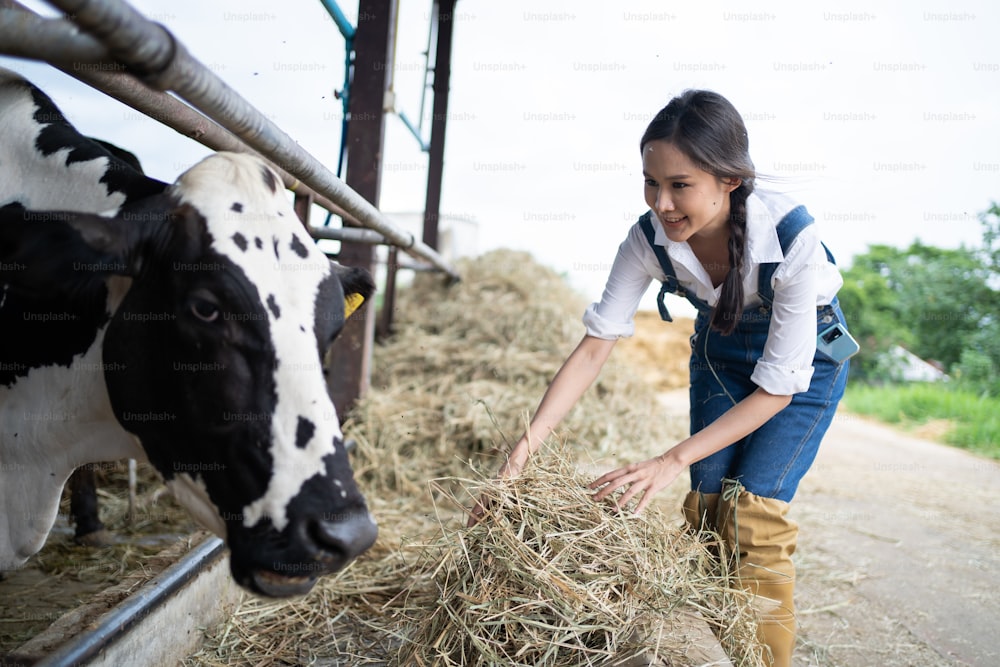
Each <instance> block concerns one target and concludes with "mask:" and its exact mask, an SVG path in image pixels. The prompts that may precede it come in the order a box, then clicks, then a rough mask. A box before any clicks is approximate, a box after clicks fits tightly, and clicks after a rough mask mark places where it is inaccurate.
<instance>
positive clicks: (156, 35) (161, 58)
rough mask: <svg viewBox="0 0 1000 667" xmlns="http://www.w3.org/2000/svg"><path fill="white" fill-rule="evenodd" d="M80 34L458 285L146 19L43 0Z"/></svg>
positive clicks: (100, 5) (90, 1)
mask: <svg viewBox="0 0 1000 667" xmlns="http://www.w3.org/2000/svg"><path fill="white" fill-rule="evenodd" d="M49 2H50V4H52V5H54V6H56V7H57V8H58V9H60V10H62V11H63V12H65V13H66V14H67V15H68V16H70V17H72V19H73V20H74V22H75V23H76V24H77V25H79V26H80V27H81V28H82V29H83V30H85V31H87V32H89V33H91V34H92V35H94V36H95V37H96V38H97V39H98V40H99V41H101V42H103V43H104V45H105V46H107V47H108V50H109V52H110V53H111V55H112V56H114V57H115V58H116V59H118V60H119V61H121V62H122V63H124V64H125V65H127V66H129V67H130V68H131V69H132V70H133V71H135V72H138V73H140V74H141V75H142V77H143V79H144V80H145V81H147V83H149V84H150V85H152V86H153V87H155V88H157V89H160V90H173V91H174V92H175V93H177V94H178V95H179V96H180V97H181V98H183V99H184V100H186V101H187V102H188V103H189V104H191V105H192V106H194V107H195V108H197V109H199V110H200V111H201V112H202V113H204V114H205V115H206V116H208V117H209V118H212V119H213V120H215V121H216V122H217V123H219V124H220V125H222V126H223V127H225V128H226V129H227V130H229V131H230V132H232V133H233V134H235V135H236V136H238V137H239V138H240V139H242V140H243V141H244V142H246V143H247V144H248V145H249V146H251V147H252V148H254V149H256V150H257V151H259V152H260V153H262V154H264V155H266V156H270V157H271V158H272V160H273V161H274V162H276V163H277V164H278V165H279V166H281V167H282V168H284V169H285V170H286V171H288V172H289V173H291V174H292V175H294V176H296V177H298V178H299V180H301V181H302V182H303V183H305V184H306V185H307V186H309V187H310V188H312V190H314V191H315V192H316V193H318V194H320V195H323V196H324V197H327V198H329V199H330V200H332V201H334V202H337V203H338V204H339V205H341V206H342V207H343V208H344V210H346V211H347V213H348V214H350V215H351V216H352V217H354V218H355V219H356V220H357V221H358V222H360V223H361V224H362V225H363V226H365V227H368V228H371V229H374V230H376V231H378V232H379V233H381V234H383V235H384V236H385V237H386V238H387V239H388V240H389V241H391V242H392V243H393V244H394V245H398V246H399V247H401V248H403V249H404V250H406V252H407V253H409V254H410V255H413V256H415V257H418V258H420V259H424V260H426V261H428V262H429V263H430V264H432V265H433V266H435V267H437V268H438V269H440V270H441V271H443V272H445V273H447V274H448V276H449V277H450V278H451V279H453V280H459V279H460V277H459V275H458V273H457V272H456V271H455V269H453V268H452V267H451V266H449V265H448V264H447V263H446V262H445V261H444V259H443V258H442V257H441V256H440V255H439V254H438V253H437V251H436V250H434V249H433V248H431V247H430V246H427V245H426V244H424V243H423V242H421V241H418V240H417V239H416V238H415V237H414V235H412V234H409V233H405V232H403V231H401V230H399V229H398V228H397V227H396V226H395V225H393V224H392V222H391V221H389V220H388V219H387V218H385V216H384V215H382V213H381V212H380V211H379V210H378V209H376V208H375V207H374V206H372V205H371V204H370V203H369V202H367V201H365V199H364V198H363V197H361V196H360V195H358V194H357V193H356V192H354V191H353V190H351V189H350V188H348V187H347V186H346V185H345V184H344V183H343V181H341V180H340V179H338V178H337V177H336V176H335V175H334V174H332V173H331V172H330V171H329V170H328V169H327V168H326V167H324V166H323V164H322V163H320V162H319V161H318V160H317V159H316V158H314V157H313V156H312V155H311V154H309V153H308V152H306V151H305V150H303V149H302V148H301V147H300V146H298V145H297V144H296V143H295V141H294V140H293V139H292V138H291V137H290V136H288V135H287V134H285V132H284V131H282V130H281V128H279V127H278V126H277V125H275V124H274V123H273V122H272V121H271V120H270V119H268V118H267V117H265V116H264V115H263V114H262V113H260V111H258V110H257V109H256V108H254V107H253V106H252V105H251V104H250V103H249V102H247V101H246V100H244V99H243V98H242V97H240V96H239V95H238V94H237V93H236V92H235V91H234V90H233V89H232V88H230V87H229V85H228V84H226V83H225V82H224V81H222V80H221V79H220V78H219V77H218V76H216V75H215V73H214V72H212V71H211V70H209V69H208V68H207V67H205V66H204V65H203V64H202V63H200V62H199V61H198V60H196V59H195V58H194V57H193V56H191V54H190V53H188V51H187V49H186V48H185V47H184V45H183V44H181V43H180V42H179V41H177V40H176V39H174V37H173V35H171V33H170V32H169V31H168V30H167V29H166V28H164V27H163V26H161V25H159V24H155V23H152V22H150V21H148V20H146V18H145V17H143V16H142V15H140V14H139V13H138V12H136V11H135V10H134V9H133V8H132V7H130V6H129V5H127V4H125V3H124V2H122V1H121V0H49Z"/></svg>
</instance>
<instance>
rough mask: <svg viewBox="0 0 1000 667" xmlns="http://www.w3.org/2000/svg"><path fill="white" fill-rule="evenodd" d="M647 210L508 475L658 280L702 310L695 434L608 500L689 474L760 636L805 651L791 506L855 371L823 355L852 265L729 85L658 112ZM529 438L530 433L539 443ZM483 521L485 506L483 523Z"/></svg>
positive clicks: (586, 381)
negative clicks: (777, 169) (763, 147)
mask: <svg viewBox="0 0 1000 667" xmlns="http://www.w3.org/2000/svg"><path fill="white" fill-rule="evenodd" d="M640 150H641V154H642V166H643V178H644V179H645V184H644V188H645V199H646V203H647V204H648V205H649V209H650V210H649V211H648V212H647V213H646V214H645V215H643V216H642V217H641V218H640V219H639V221H638V222H636V223H635V224H634V225H633V226H632V228H631V229H630V230H629V232H628V236H627V237H626V239H625V241H624V242H623V243H622V244H621V246H620V247H619V249H618V255H617V257H616V259H615V262H614V265H613V267H612V269H611V274H610V276H609V277H608V281H607V286H606V288H605V290H604V293H603V295H602V297H601V301H600V302H599V303H595V304H593V305H591V306H590V307H588V308H587V310H586V312H585V313H584V318H583V320H584V325H585V326H586V335H585V336H584V337H583V340H582V341H581V342H580V344H579V345H578V346H577V348H576V349H575V350H574V351H573V353H572V354H570V356H569V357H568V358H567V360H566V361H565V363H564V364H563V366H562V368H561V369H560V370H559V372H558V373H557V375H556V376H555V378H554V379H553V380H552V383H551V385H550V386H549V388H548V390H547V391H546V392H545V395H544V397H543V398H542V401H541V403H540V405H539V406H538V409H537V411H536V414H535V416H534V418H533V419H532V421H531V426H530V428H529V430H528V433H526V434H525V435H524V436H523V437H522V438H521V439H520V441H518V443H517V444H516V445H515V446H514V448H513V450H512V451H511V452H510V453H509V456H508V459H507V460H506V462H505V463H504V465H503V466H502V468H501V470H500V473H499V474H500V475H501V476H514V475H517V474H518V473H519V472H520V471H521V469H522V468H523V466H524V465H525V463H526V462H527V460H528V458H529V457H530V456H531V455H532V454H533V453H534V452H535V451H536V450H537V448H538V447H539V445H540V444H541V442H542V441H543V440H544V439H545V438H546V437H548V435H549V433H550V432H551V431H552V430H553V429H554V428H555V427H556V426H557V425H558V424H559V422H560V421H561V420H562V419H563V417H564V416H565V415H566V413H567V412H569V410H570V409H571V408H572V407H573V406H574V405H575V404H576V402H577V401H578V400H579V398H580V396H581V395H582V394H583V392H584V391H586V389H587V388H588V387H589V386H590V385H591V384H592V383H593V381H594V379H595V378H596V377H597V375H598V373H599V372H600V370H601V368H602V366H603V365H604V362H605V361H606V360H607V359H608V356H609V355H610V354H611V350H612V348H613V347H614V345H615V342H616V341H617V340H618V339H619V338H622V337H628V336H631V335H633V333H634V331H635V328H634V324H633V317H634V315H635V312H636V310H637V309H638V306H639V301H640V299H641V297H642V295H643V293H644V292H645V291H646V289H647V288H648V286H649V284H650V283H651V282H652V280H653V279H657V280H659V281H661V283H662V287H661V289H660V295H659V306H660V314H661V317H662V318H663V319H664V320H667V321H670V315H669V313H668V312H667V309H666V307H665V306H664V305H663V295H664V294H665V293H675V294H678V295H681V296H684V297H686V298H687V299H688V300H689V301H690V302H691V303H692V304H693V305H694V306H695V307H696V308H697V309H698V316H697V319H696V322H695V334H694V336H693V337H692V338H691V363H690V379H691V386H690V399H691V413H690V417H691V435H690V437H688V438H686V439H685V440H683V441H681V442H679V443H677V444H676V445H674V446H673V447H671V448H669V449H668V450H667V451H665V452H663V453H661V454H659V455H658V456H655V457H653V458H651V459H648V460H646V461H641V462H639V463H633V464H631V465H628V466H625V467H623V468H620V469H618V470H614V471H612V472H609V473H607V474H605V475H604V476H602V477H600V478H599V479H597V480H596V481H594V482H593V483H592V484H591V488H593V489H595V490H596V493H595V496H594V497H595V499H596V500H601V499H603V498H606V497H608V496H610V495H611V494H612V493H614V492H617V491H622V495H621V497H620V498H618V499H617V502H618V503H619V504H622V505H624V504H625V503H628V502H629V501H631V500H633V499H635V500H636V501H637V504H636V511H637V512H641V511H642V510H643V509H644V508H645V507H646V506H647V505H648V504H649V503H650V501H651V500H652V498H653V495H654V494H655V493H657V492H658V491H660V490H662V489H663V488H665V487H666V486H668V485H669V484H671V483H673V482H674V481H675V480H676V478H677V477H678V476H679V475H680V474H681V473H682V472H683V471H684V470H685V469H689V470H690V476H691V492H690V493H689V494H688V495H687V497H686V499H685V502H684V515H685V517H686V519H687V521H688V522H689V523H690V524H691V526H692V527H693V528H695V529H698V528H703V527H709V528H711V529H713V530H714V531H716V532H717V533H718V534H719V535H720V536H721V538H722V539H723V541H724V542H725V543H726V544H727V546H728V551H729V552H730V553H731V554H734V557H735V558H736V562H735V567H736V568H737V569H736V572H737V574H738V575H739V578H740V581H741V582H742V585H744V586H745V587H746V588H748V589H749V590H750V591H751V592H752V593H753V594H754V595H756V596H758V604H756V605H755V606H756V607H757V608H758V609H760V610H761V612H762V613H761V624H760V636H761V639H762V641H763V642H764V643H765V644H766V645H767V646H768V647H769V649H770V659H771V661H772V664H773V665H775V666H782V665H789V664H790V663H791V656H792V652H793V648H794V645H795V627H796V624H795V614H794V605H793V601H792V593H793V589H794V582H795V569H794V566H793V564H792V560H791V556H792V553H793V552H794V551H795V545H796V536H797V531H798V528H797V526H796V524H795V523H794V522H792V521H791V520H789V519H788V518H787V512H788V503H789V501H790V500H791V499H792V496H794V494H795V491H796V488H797V487H798V484H799V480H801V479H802V476H803V475H804V474H805V473H806V471H807V470H808V469H809V467H810V465H811V464H812V462H813V459H814V458H815V455H816V451H817V449H818V448H819V444H820V440H821V439H822V438H823V435H824V433H825V432H826V430H827V427H828V426H829V425H830V421H831V419H832V418H833V415H834V412H835V410H836V408H837V404H838V402H839V400H840V398H841V396H842V394H843V392H844V386H845V384H846V381H847V372H848V362H847V361H841V362H839V363H838V361H835V360H833V359H832V358H830V357H828V356H826V355H825V354H824V353H823V352H821V351H818V350H817V334H818V333H819V332H821V331H823V330H825V329H826V328H827V327H829V326H830V325H831V324H832V323H835V322H843V314H842V313H841V311H840V308H839V306H838V304H837V298H836V295H837V290H838V289H839V288H840V286H841V284H842V280H841V277H840V274H839V272H838V270H837V268H836V266H835V265H834V264H833V263H832V257H830V255H829V254H828V253H827V252H826V249H825V247H824V246H823V245H822V243H821V242H820V240H819V236H818V234H817V230H816V227H815V226H812V225H810V223H811V222H812V218H811V217H810V216H809V214H808V213H807V212H806V210H805V208H804V207H802V206H797V205H796V204H795V203H793V202H792V201H790V200H789V199H788V198H786V197H784V196H781V195H777V194H771V193H763V192H756V191H755V190H754V181H755V170H754V165H753V162H752V161H751V160H750V155H749V152H748V139H747V133H746V128H745V126H744V124H743V120H742V118H741V117H740V115H739V113H738V112H737V111H736V109H735V108H734V107H733V106H732V105H731V104H730V103H729V102H728V101H727V100H726V99H725V98H723V97H721V96H720V95H718V94H715V93H712V92H709V91H702V90H692V91H687V92H685V93H684V94H682V95H680V96H679V97H676V98H675V99H673V100H672V101H671V102H670V103H669V104H668V105H667V106H666V107H665V108H664V109H662V110H661V111H660V112H659V113H657V114H656V116H655V117H654V118H653V120H652V122H651V123H650V124H649V127H648V128H647V129H646V132H645V134H644V135H643V137H642V140H641V142H640ZM529 434H530V438H529ZM482 515H483V508H482V506H480V505H477V506H476V507H475V508H473V510H472V514H471V516H470V524H471V523H475V522H476V521H478V520H479V519H480V518H481V517H482Z"/></svg>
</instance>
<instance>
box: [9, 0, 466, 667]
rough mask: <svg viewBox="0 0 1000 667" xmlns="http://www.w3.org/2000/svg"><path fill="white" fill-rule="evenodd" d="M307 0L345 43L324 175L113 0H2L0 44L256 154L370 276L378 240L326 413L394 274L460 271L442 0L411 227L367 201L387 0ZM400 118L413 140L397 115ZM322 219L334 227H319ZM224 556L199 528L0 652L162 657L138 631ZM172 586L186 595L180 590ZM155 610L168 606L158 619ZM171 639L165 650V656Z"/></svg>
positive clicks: (209, 592)
mask: <svg viewBox="0 0 1000 667" xmlns="http://www.w3.org/2000/svg"><path fill="white" fill-rule="evenodd" d="M320 2H321V3H322V5H323V6H324V7H325V9H326V10H327V11H328V12H329V15H330V17H331V18H332V19H333V21H334V23H335V24H336V26H337V27H338V29H339V31H340V33H341V36H342V38H343V40H344V44H345V49H344V51H345V79H344V82H343V89H342V90H341V91H340V93H341V102H342V104H343V110H344V115H343V124H342V133H343V136H342V151H341V155H340V156H339V164H338V166H337V168H336V173H334V170H333V169H331V168H329V167H328V166H326V165H325V164H324V163H323V162H321V161H320V160H319V159H317V158H316V157H314V156H313V155H311V154H310V153H309V152H308V151H306V150H305V149H303V148H302V147H301V146H300V145H299V144H298V143H297V142H296V141H295V140H294V139H292V137H290V136H289V135H288V134H286V133H285V132H284V131H283V130H282V129H281V128H280V127H279V126H278V125H277V124H276V123H274V122H273V121H272V120H270V118H269V117H268V115H267V114H266V113H264V112H262V111H261V110H259V109H257V108H255V107H254V106H253V105H251V104H250V103H249V102H247V101H246V100H245V99H244V98H243V97H241V95H240V94H239V93H238V92H237V91H235V90H234V89H233V88H231V87H230V86H229V85H228V84H227V83H226V82H225V81H224V80H223V78H222V77H221V76H219V75H217V74H216V73H215V72H214V71H213V70H212V69H211V68H209V67H207V66H206V65H204V64H203V63H202V62H200V61H199V60H198V59H197V57H196V55H193V54H191V53H189V52H188V50H187V49H186V48H185V46H184V43H183V40H182V37H183V36H179V35H174V34H172V33H171V32H170V30H169V26H164V25H161V24H159V23H155V22H153V21H151V20H149V19H147V18H146V17H144V16H143V15H142V14H140V13H139V12H138V11H137V10H135V9H134V8H133V7H131V6H130V5H129V4H128V3H127V2H125V1H124V0H50V1H49V2H48V4H50V5H51V6H52V7H53V8H54V9H55V10H57V11H58V12H60V13H62V15H63V17H61V18H46V17H43V16H41V15H39V14H38V13H35V12H34V11H32V10H31V9H30V8H28V7H26V6H25V5H23V4H21V3H19V2H17V1H16V0H2V1H0V54H2V55H6V56H11V57H15V58H21V59H27V60H34V61H40V62H46V63H49V64H50V65H51V66H53V67H55V68H57V69H59V70H61V71H63V72H65V73H66V74H68V75H70V76H72V77H74V78H76V79H78V80H80V81H82V82H84V83H86V84H88V85H90V86H92V87H94V88H96V89H97V90H100V91H102V92H104V93H106V94H107V95H109V96H111V97H113V98H115V99H117V100H119V101H121V102H123V103H125V104H127V105H129V106H131V107H132V108H134V109H136V110H138V111H140V112H142V113H144V114H146V115H148V116H149V117H151V118H153V119H154V120H156V121H158V122H161V123H164V124H165V125H167V126H169V127H171V128H173V129H174V130H176V131H177V132H178V133H180V134H181V135H183V136H185V137H188V138H190V139H193V140H195V141H198V142H200V143H201V144H203V145H204V146H206V147H208V148H210V149H212V150H215V151H235V152H247V153H252V154H255V155H258V156H261V157H263V158H264V159H265V160H267V161H269V162H270V163H271V164H272V165H273V166H274V167H275V169H276V171H277V172H278V173H279V174H280V176H281V177H282V180H283V182H284V185H285V186H286V188H287V189H288V190H290V191H291V192H293V193H294V202H295V210H296V213H298V215H299V218H300V220H301V222H302V224H303V225H305V227H306V228H307V230H308V231H309V232H310V234H311V235H312V236H313V237H314V238H316V239H331V240H334V241H338V242H339V250H338V251H335V252H334V253H331V257H334V258H335V259H337V260H338V261H339V262H340V263H342V264H344V265H347V266H356V267H361V268H365V269H367V270H369V271H370V272H372V273H373V274H374V273H375V252H374V247H375V246H376V245H385V246H387V247H388V248H389V251H388V257H389V260H388V262H387V266H386V268H385V280H384V282H383V284H381V285H379V289H380V290H381V292H382V295H383V298H382V301H381V310H380V312H378V313H376V312H374V311H375V307H374V306H373V305H367V306H366V307H367V308H368V309H369V312H368V316H366V317H362V318H357V317H356V318H352V320H351V321H350V322H349V323H348V325H347V327H346V328H345V330H344V332H343V333H342V334H341V337H340V339H339V341H338V345H337V350H335V352H334V359H333V367H332V369H331V371H332V372H331V373H330V377H338V378H341V379H342V380H341V381H340V382H338V383H337V384H336V386H332V385H331V387H330V389H331V394H332V397H333V400H334V404H335V406H336V409H337V413H338V414H339V415H344V414H346V413H347V412H348V411H349V410H350V408H351V406H352V405H353V403H354V402H355V401H356V400H357V399H358V398H359V396H361V395H362V394H363V393H364V392H365V390H366V388H367V386H368V377H369V360H370V357H371V347H372V345H373V341H374V340H375V337H376V335H379V334H385V333H388V332H389V331H390V330H391V328H392V313H393V310H394V303H395V284H396V278H397V273H398V271H399V270H401V269H403V270H430V271H435V272H439V273H440V274H441V275H442V277H443V279H444V280H448V281H455V280H459V279H460V276H459V275H458V273H457V272H456V270H455V269H454V268H453V267H452V266H451V265H450V264H449V263H448V261H447V260H446V259H445V258H444V257H443V256H442V254H441V253H439V251H438V243H439V233H438V221H439V218H440V204H441V183H442V174H443V163H444V159H443V157H444V144H445V133H446V122H447V118H448V112H447V108H448V85H449V84H448V81H449V71H450V59H451V43H452V30H453V17H454V8H455V0H434V2H433V12H432V13H431V20H430V25H431V33H430V36H429V38H428V53H427V64H428V67H427V70H428V73H429V74H430V73H432V74H433V83H432V84H430V83H428V85H427V86H426V91H430V92H432V95H433V98H432V99H433V102H432V105H433V110H432V113H431V116H430V117H431V119H432V120H431V127H430V138H429V140H428V141H426V142H423V141H421V148H422V150H423V151H424V152H426V153H427V155H428V165H427V172H426V173H427V182H426V200H425V207H424V212H423V230H422V237H421V238H417V237H416V235H414V234H413V233H410V232H406V231H404V230H403V229H401V228H400V227H399V226H398V225H397V224H395V223H394V222H393V221H392V220H390V219H389V218H388V217H387V216H386V215H384V214H383V213H382V212H381V211H380V210H379V208H378V207H379V195H380V182H381V171H382V163H381V161H382V156H383V155H384V151H383V142H384V135H385V124H386V122H387V115H388V113H389V112H388V111H387V109H386V104H385V98H386V93H387V91H389V90H391V86H392V74H393V72H392V68H391V67H387V66H386V63H391V62H392V61H393V58H394V48H395V41H396V40H395V31H396V30H397V26H398V22H397V20H396V17H397V9H398V0H359V5H358V16H359V17H363V19H364V20H359V21H358V25H352V24H351V22H350V21H349V20H348V18H347V17H346V15H345V13H344V12H343V11H341V9H340V7H338V5H337V3H336V1H335V0H320ZM277 11H282V10H277ZM432 47H433V57H432V56H431V50H432ZM425 81H426V80H425ZM402 121H403V122H404V123H406V124H407V126H408V127H410V128H411V129H413V130H414V133H416V134H418V138H419V133H418V132H417V131H416V129H415V128H413V125H412V123H410V121H409V120H408V119H407V118H406V117H405V116H403V117H402ZM345 164H346V170H345V169H344V167H345ZM314 205H315V206H318V207H319V208H321V209H324V210H325V211H327V212H328V214H329V215H328V217H327V220H326V224H316V223H314V221H311V220H310V219H309V218H310V211H311V209H313V208H314ZM334 219H336V220H339V221H340V223H341V224H340V225H339V226H335V225H331V224H330V221H331V220H334ZM401 254H403V255H406V256H408V258H409V261H404V260H403V258H402V257H401V256H400V255H401ZM223 553H224V550H223V546H222V543H221V541H220V540H218V539H217V538H207V539H205V540H204V541H203V542H202V543H201V544H200V545H198V546H196V547H195V548H193V549H191V551H190V552H189V553H188V554H187V555H186V556H184V557H183V558H181V559H180V560H179V561H178V562H177V563H176V564H175V565H173V566H171V567H169V568H168V569H167V570H165V571H164V572H163V573H161V575H160V576H157V577H156V578H154V579H153V580H152V581H150V582H149V583H148V584H147V585H146V586H144V587H143V588H142V589H140V590H139V591H137V592H136V593H135V594H134V595H132V596H131V597H130V598H129V600H128V601H127V602H126V603H123V604H121V605H119V606H118V607H117V608H115V609H114V610H112V612H111V613H108V614H106V615H105V616H104V617H103V618H102V620H101V621H100V623H99V624H97V625H96V626H93V627H90V628H88V629H87V631H85V632H80V633H79V634H78V635H77V636H75V637H72V638H68V639H69V640H68V641H65V642H62V643H60V644H59V645H53V644H52V643H51V638H49V640H48V641H49V642H50V643H49V644H48V645H45V646H44V648H41V649H38V648H35V649H29V650H28V652H27V653H25V654H22V655H7V656H2V661H3V663H4V664H21V663H24V664H29V663H30V664H40V665H41V664H44V665H69V664H82V663H90V662H93V661H96V663H100V662H104V663H106V664H137V663H133V660H135V659H140V658H141V659H142V660H143V661H144V662H147V663H148V664H153V663H156V664H165V663H166V662H167V661H172V660H175V659H176V656H178V655H183V654H184V652H185V651H186V650H188V649H190V647H174V648H171V647H165V648H163V649H162V650H163V651H164V652H163V653H156V650H159V649H156V650H154V649H153V645H154V644H157V638H156V636H155V631H153V630H151V628H154V627H155V626H157V625H159V626H160V627H162V625H163V624H164V623H169V624H171V625H173V624H175V623H183V622H184V621H183V620H178V615H179V617H180V618H181V619H183V618H187V621H188V622H190V621H191V620H192V618H193V620H194V622H195V623H196V624H197V623H205V622H207V621H208V620H209V619H206V618H203V617H201V616H199V615H195V616H194V617H193V616H192V614H194V612H192V611H191V610H195V609H199V608H200V609H204V608H211V607H213V606H218V605H213V604H212V603H213V602H217V601H219V600H222V599H225V597H226V595H227V593H226V591H228V590H229V588H228V587H231V584H230V583H229V582H227V581H225V579H226V574H227V573H226V568H225V567H220V565H219V563H220V561H221V560H222V557H223ZM194 580H200V583H199V585H198V586H192V585H189V584H190V582H192V581H194ZM181 591H186V593H185V594H184V595H181ZM229 594H231V591H230V593H229ZM181 600H184V601H181ZM178 605H180V606H179V607H178ZM168 607H171V608H172V611H171V610H168ZM178 608H179V609H180V611H178ZM162 613H165V614H167V615H166V616H158V614H162ZM154 619H159V620H154ZM143 628H146V629H145V630H143ZM126 635H128V638H127V639H125V637H126ZM64 639H66V638H64ZM151 650H152V651H153V652H152V653H151V652H150V651H151ZM173 650H176V651H177V653H176V654H172V653H171V651H173ZM150 661H152V662H150ZM96 663H95V664H96Z"/></svg>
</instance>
